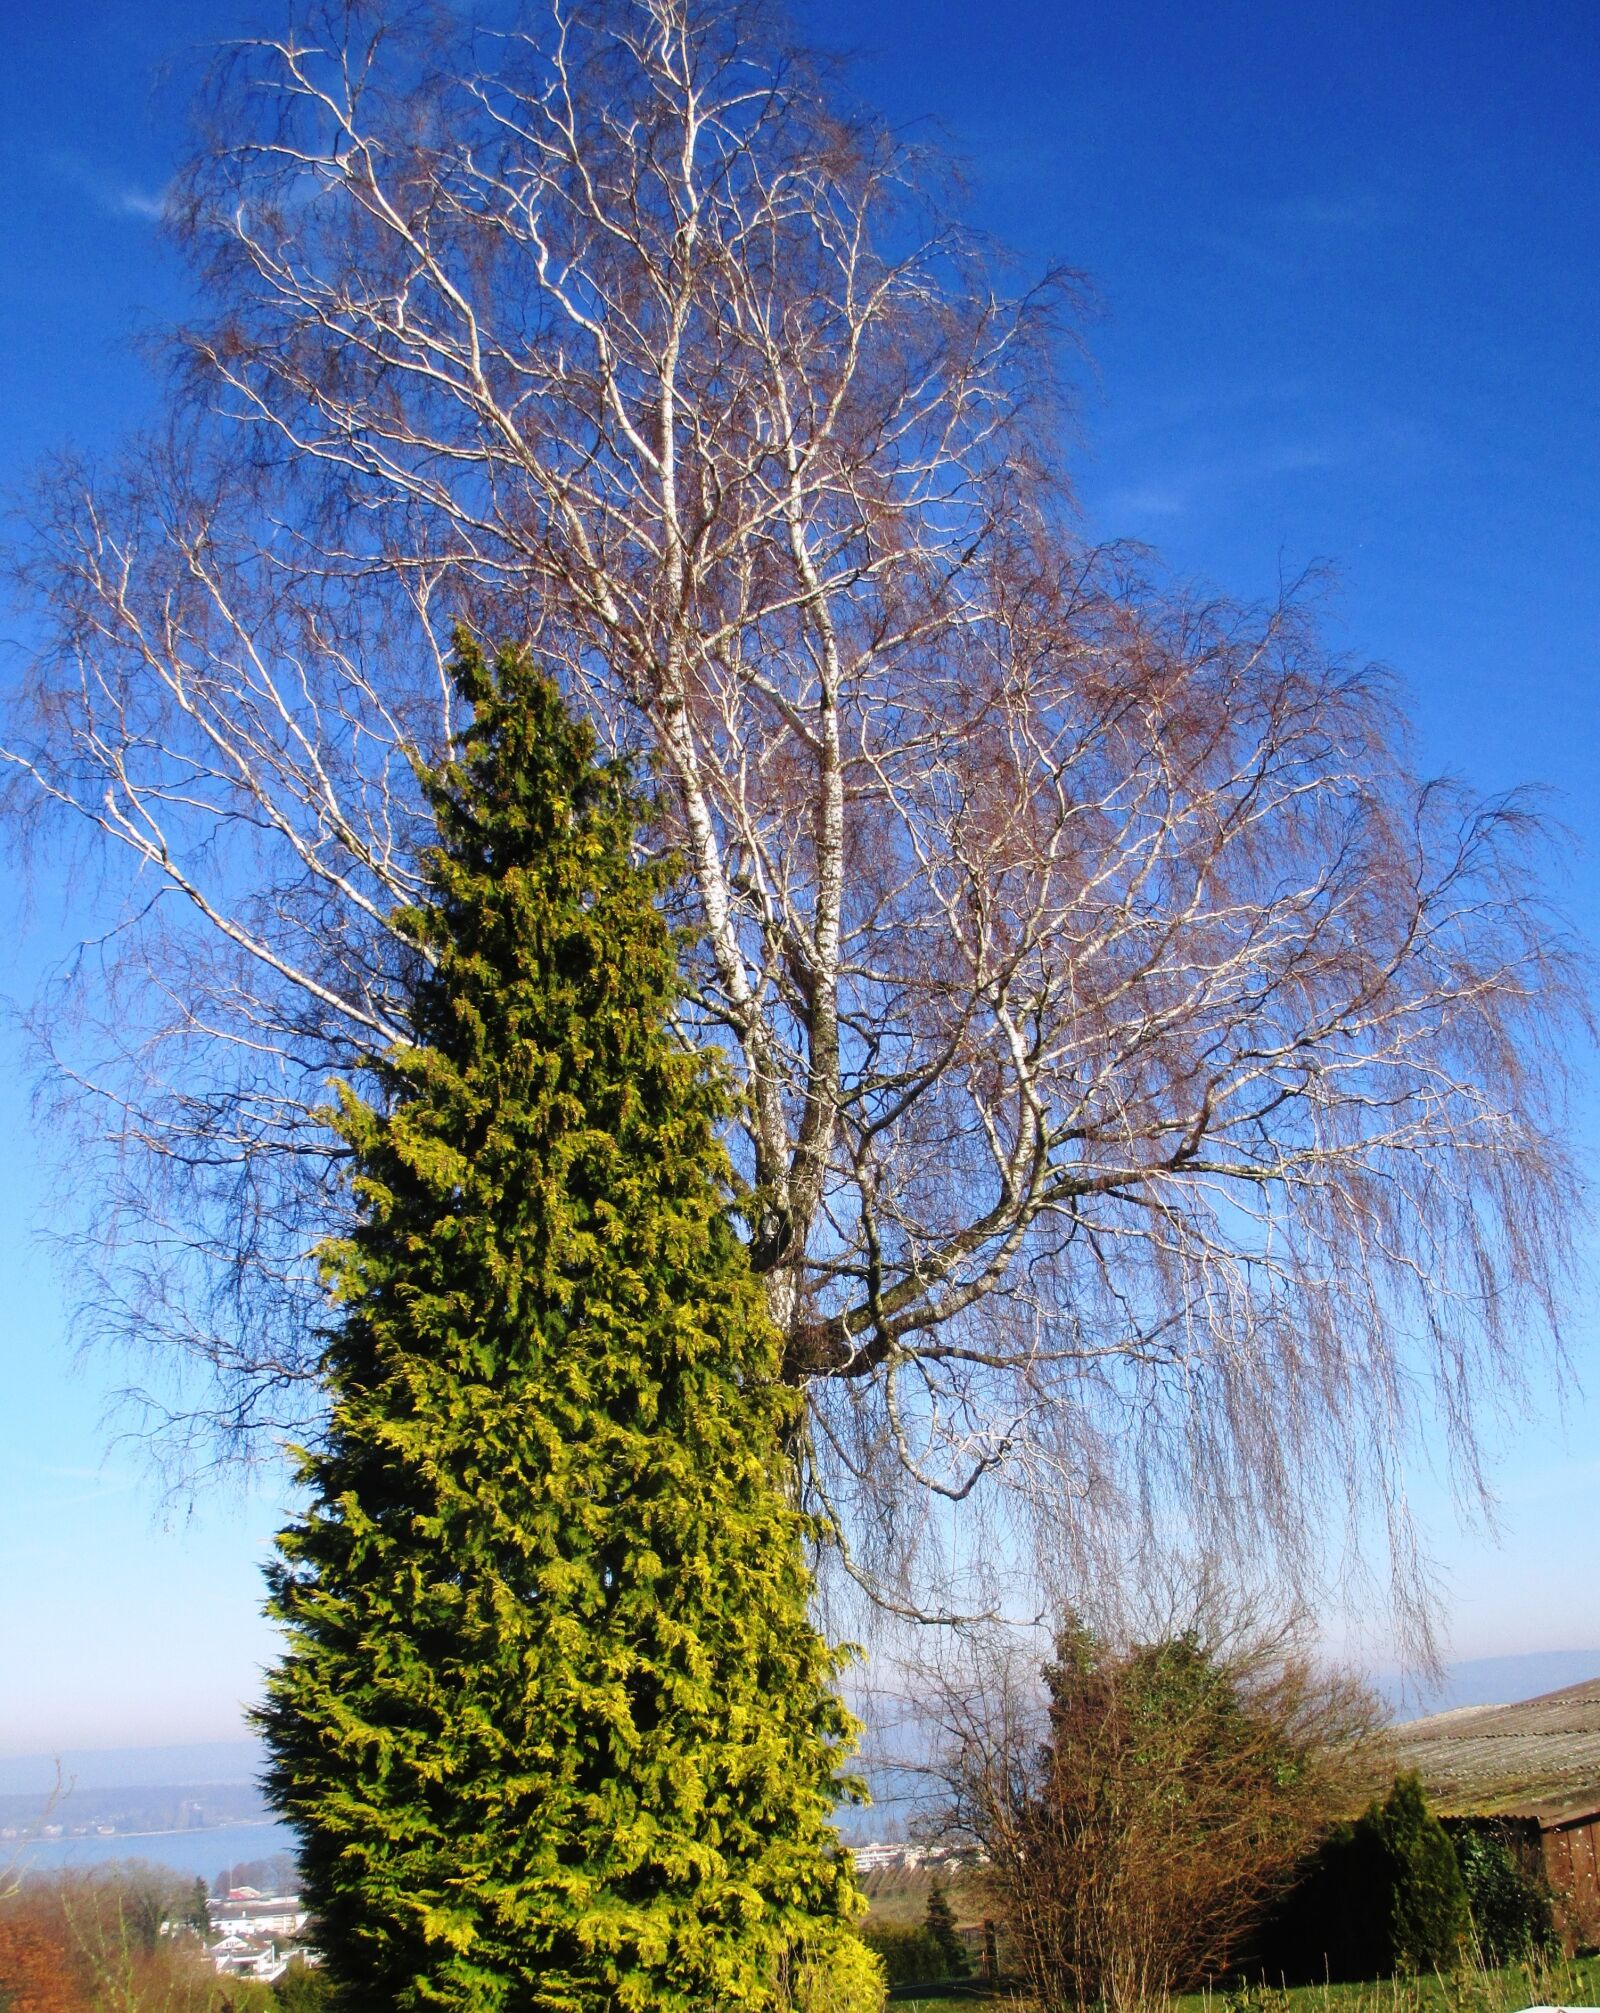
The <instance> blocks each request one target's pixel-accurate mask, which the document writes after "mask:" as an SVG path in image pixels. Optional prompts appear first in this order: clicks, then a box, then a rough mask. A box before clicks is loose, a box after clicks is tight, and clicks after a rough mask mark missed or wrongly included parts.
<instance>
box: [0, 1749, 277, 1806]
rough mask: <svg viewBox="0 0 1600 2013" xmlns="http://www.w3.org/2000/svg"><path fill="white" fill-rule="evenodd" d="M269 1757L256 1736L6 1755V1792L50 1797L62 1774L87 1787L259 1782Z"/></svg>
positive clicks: (2, 1767)
mask: <svg viewBox="0 0 1600 2013" xmlns="http://www.w3.org/2000/svg"><path fill="white" fill-rule="evenodd" d="M264 1761H265V1756H264V1755H263V1753H262V1749H261V1743H260V1742H259V1741H254V1740H212V1741H197V1742H194V1743H193V1744H191V1745H188V1746H182V1747H102V1748H72V1749H64V1750H63V1751H62V1753H61V1754H60V1755H59V1756H57V1755H51V1754H23V1755H11V1756H6V1757H0V1796H36V1795H48V1794H49V1792H50V1790H51V1789H52V1788H53V1787H54V1785H55V1782H56V1778H57V1774H58V1763H59V1774H60V1777H61V1780H62V1781H63V1782H64V1783H67V1782H70V1783H76V1784H78V1785H80V1786H81V1787H82V1788H84V1789H135V1788H139V1789H146V1788H155V1789H177V1788H182V1787H184V1786H186V1785H193V1784H196V1783H218V1782H230V1783H233V1782H254V1781H255V1780H256V1778H257V1777H258V1776H259V1775H260V1773H261V1769H262V1765H263V1763H264Z"/></svg>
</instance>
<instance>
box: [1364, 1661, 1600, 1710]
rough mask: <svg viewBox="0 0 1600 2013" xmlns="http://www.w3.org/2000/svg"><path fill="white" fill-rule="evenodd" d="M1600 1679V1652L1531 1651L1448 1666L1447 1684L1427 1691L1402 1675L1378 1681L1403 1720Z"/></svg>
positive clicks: (1501, 1702) (1509, 1701)
mask: <svg viewBox="0 0 1600 2013" xmlns="http://www.w3.org/2000/svg"><path fill="white" fill-rule="evenodd" d="M1591 1678H1600V1649H1589V1650H1529V1651H1527V1652H1525V1653H1523V1654H1521V1655H1517V1656H1503V1657H1473V1658H1471V1659H1470V1660H1468V1661H1467V1662H1465V1663H1454V1664H1447V1665H1446V1666H1445V1672H1444V1681H1443V1683H1441V1684H1439V1685H1437V1686H1432V1687H1428V1688H1424V1689H1421V1690H1419V1689H1417V1688H1415V1687H1414V1686H1408V1685H1407V1684H1406V1683H1405V1682H1404V1681H1403V1680H1402V1679H1401V1678H1399V1677H1397V1676H1393V1675H1390V1676H1387V1677H1383V1678H1380V1679H1378V1680H1377V1686H1378V1690H1379V1691H1380V1692H1381V1693H1382V1695H1383V1696H1384V1698H1386V1699H1387V1700H1388V1702H1389V1704H1390V1705H1391V1706H1392V1707H1393V1708H1394V1711H1395V1715H1396V1717H1397V1718H1398V1719H1400V1720H1402V1721H1404V1720H1411V1719H1421V1718H1422V1717H1423V1716H1424V1715H1425V1714H1429V1713H1436V1712H1454V1711H1456V1710H1457V1709H1458V1708H1459V1707H1461V1706H1466V1705H1510V1704H1512V1703H1513V1702H1514V1701H1515V1700H1517V1699H1525V1698H1536V1697H1538V1696H1540V1695H1541V1694H1542V1693H1544V1692H1547V1691H1562V1690H1564V1689H1565V1688H1566V1686H1568V1685H1574V1684H1587V1683H1588V1681H1589V1680H1590V1679H1591Z"/></svg>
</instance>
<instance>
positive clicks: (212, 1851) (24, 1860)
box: [0, 1819, 294, 1880]
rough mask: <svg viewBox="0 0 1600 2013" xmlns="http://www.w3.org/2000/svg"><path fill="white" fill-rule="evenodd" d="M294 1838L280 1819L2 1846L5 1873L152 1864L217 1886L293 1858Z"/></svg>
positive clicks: (6, 1842) (0, 1853) (1, 1865)
mask: <svg viewBox="0 0 1600 2013" xmlns="http://www.w3.org/2000/svg"><path fill="white" fill-rule="evenodd" d="M293 1851H294V1833H293V1832H292V1831H291V1830H290V1829H289V1827H288V1825H286V1824H280V1823H278V1822H277V1820H276V1819H266V1820H263V1821H262V1822H261V1823H259V1824H218V1825H213V1826H212V1827H210V1828H209V1829H205V1828H198V1829H196V1830H194V1831H156V1832H143V1833H140V1832H136V1831H125V1832H118V1833H117V1834H116V1835H115V1836H114V1837H112V1838H28V1839H23V1840H20V1841H15V1840H0V1869H3V1868H4V1867H5V1866H6V1865H7V1864H9V1863H10V1862H11V1860H12V1857H13V1855H15V1860H16V1864H17V1867H18V1869H19V1870H20V1871H21V1872H23V1873H33V1872H46V1871H54V1870H55V1869H56V1868H57V1867H62V1866H69V1867H70V1866H103V1865H104V1864H105V1862H106V1861H107V1860H108V1859H148V1860H150V1861H152V1862H153V1863H154V1864H155V1865H157V1866H170V1867H172V1868H173V1869H174V1871H176V1872H178V1873H198V1874H200V1875H202V1876H203V1877H204V1878H205V1879H206V1880H214V1879H215V1878H216V1876H217V1875H218V1874H219V1873H220V1872H221V1871H222V1869H223V1868H224V1867H226V1866H237V1865H238V1864H239V1863H240V1862H241V1861H243V1860H246V1859H270V1858H271V1857H272V1855H273V1854H274V1853H275V1852H293Z"/></svg>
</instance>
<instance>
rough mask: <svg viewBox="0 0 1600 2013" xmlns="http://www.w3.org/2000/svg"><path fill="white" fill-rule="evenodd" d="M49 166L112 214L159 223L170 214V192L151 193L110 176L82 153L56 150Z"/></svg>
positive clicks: (107, 212) (70, 186)
mask: <svg viewBox="0 0 1600 2013" xmlns="http://www.w3.org/2000/svg"><path fill="white" fill-rule="evenodd" d="M47 166H48V167H49V169H50V171H51V173H52V174H54V176H55V177H56V179H57V180H58V181H60V182H64V183H66V184H67V186H68V187H69V188H73V189H76V190H77V191H78V193H79V195H81V196H86V197H87V198H88V200H89V201H90V202H91V203H93V204H94V206H95V208H96V209H97V210H99V211H101V213H102V214H103V215H105V216H108V217H131V218H133V219H135V220H136V221H137V222H139V223H142V224H158V223H160V221H161V219H162V218H163V217H164V216H165V215H166V213H167V193H166V191H165V190H164V189H159V190H157V191H155V193H153V194H152V193H151V192H150V191H149V190H148V189H143V188H140V187H139V186H138V184H137V183H134V182H125V181H123V180H122V179H121V178H120V177H118V176H116V175H108V174H106V173H105V172H103V171H102V170H101V169H99V168H97V167H96V166H95V165H94V163H93V162H92V161H89V160H87V159H86V158H85V157H84V156H83V155H82V154H72V153H55V154H51V155H49V156H48V157H47Z"/></svg>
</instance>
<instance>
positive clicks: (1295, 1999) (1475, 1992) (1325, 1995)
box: [893, 1956, 1600, 2013]
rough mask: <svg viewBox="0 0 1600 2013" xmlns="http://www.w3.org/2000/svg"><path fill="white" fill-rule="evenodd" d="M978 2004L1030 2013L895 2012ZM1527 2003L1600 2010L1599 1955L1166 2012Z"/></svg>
mask: <svg viewBox="0 0 1600 2013" xmlns="http://www.w3.org/2000/svg"><path fill="white" fill-rule="evenodd" d="M974 2005H977V2006H988V2007H990V2008H995V2009H997V2008H999V2007H1002V2006H1004V2007H1008V2008H1011V2009H1014V2013H1028V2002H1027V2001H1025V2000H1023V1999H1019V1998H1015V1997H1013V1996H1011V1995H1010V1994H1008V1993H1005V1992H1002V1993H1000V1994H998V1995H995V1996H993V1997H989V1998H983V1997H975V1996H973V1995H971V1994H962V1995H961V1996H960V1997H953V1998H952V1997H937V1996H935V1997H929V1998H916V1997H907V1998H897V1999H895V2000H894V2001H893V2008H894V2013H961V2009H962V2008H967V2009H970V2008H972V2007H973V2006H974ZM1524 2006H1600V1956H1596V1957H1579V1958H1560V1957H1558V1958H1554V1959H1551V1960H1549V1961H1547V1962H1539V1963H1534V1964H1509V1965H1507V1966H1506V1967H1505V1968H1504V1969H1503V1970H1498V1971H1489V1970H1483V1969H1480V1968H1478V1967H1476V1966H1472V1965H1466V1966H1463V1968H1462V1969H1461V1970H1460V1971H1457V1972H1453V1973H1451V1974H1449V1975H1447V1976H1440V1975H1438V1974H1435V1975H1433V1976H1430V1977H1426V1978H1383V1979H1378V1980H1374V1981H1371V1982H1369V1983H1366V1984H1357V1985H1297V1986H1291V1987H1290V1988H1289V1989H1288V1990H1287V1991H1284V1990H1281V1989H1279V1990H1272V1989H1270V1988H1269V1989H1262V1988H1260V1987H1253V1988H1252V1989H1250V1990H1249V1991H1248V1992H1240V1993H1226V1992H1188V1993H1184V1994H1183V1995H1182V1996H1181V1997H1179V1998H1177V1999H1174V2000H1173V2001H1172V2002H1171V2004H1170V2006H1169V2007H1168V2008H1167V2009H1166V2013H1515V2009H1517V2008H1519V2007H1524Z"/></svg>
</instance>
